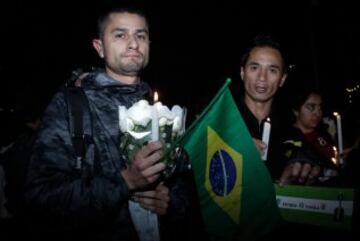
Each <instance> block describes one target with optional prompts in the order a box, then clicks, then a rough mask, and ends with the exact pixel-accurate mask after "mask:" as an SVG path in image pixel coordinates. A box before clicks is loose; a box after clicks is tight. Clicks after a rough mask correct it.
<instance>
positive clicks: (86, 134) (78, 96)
mask: <svg viewBox="0 0 360 241" xmlns="http://www.w3.org/2000/svg"><path fill="white" fill-rule="evenodd" d="M81 76H82V71H81V70H75V71H73V73H72V76H71V78H70V79H69V80H68V82H67V83H66V85H65V88H64V93H65V98H66V101H67V108H68V116H69V125H70V132H71V139H72V143H73V146H74V149H75V154H76V168H77V169H81V168H82V167H83V162H84V160H85V156H86V152H87V147H88V144H89V142H91V140H92V134H93V132H92V118H91V114H90V107H89V102H88V99H87V96H86V94H85V92H84V89H83V88H82V87H81V80H82V79H80V78H81ZM79 83H80V84H79ZM87 121H88V122H90V123H86V122H87Z"/></svg>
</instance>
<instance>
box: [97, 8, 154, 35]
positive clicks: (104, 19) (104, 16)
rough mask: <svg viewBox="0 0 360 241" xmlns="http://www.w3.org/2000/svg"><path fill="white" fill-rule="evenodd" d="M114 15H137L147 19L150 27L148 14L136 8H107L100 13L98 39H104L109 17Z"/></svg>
mask: <svg viewBox="0 0 360 241" xmlns="http://www.w3.org/2000/svg"><path fill="white" fill-rule="evenodd" d="M114 13H131V14H137V15H139V16H141V17H143V18H144V19H145V21H146V25H149V24H148V18H147V16H146V14H145V13H144V11H142V10H141V9H140V8H136V7H116V8H107V9H105V10H103V11H102V12H101V13H100V15H99V17H98V19H97V37H98V38H100V39H102V38H103V37H104V33H105V28H106V25H107V24H108V21H109V17H110V15H111V14H114ZM148 27H149V26H148Z"/></svg>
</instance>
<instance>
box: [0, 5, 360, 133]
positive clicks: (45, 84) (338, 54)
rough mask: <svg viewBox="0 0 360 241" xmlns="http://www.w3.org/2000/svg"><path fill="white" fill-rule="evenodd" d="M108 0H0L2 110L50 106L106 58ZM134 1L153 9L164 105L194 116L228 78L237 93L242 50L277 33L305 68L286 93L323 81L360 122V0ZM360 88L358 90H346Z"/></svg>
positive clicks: (334, 103) (148, 74)
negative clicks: (100, 35) (75, 76)
mask: <svg viewBox="0 0 360 241" xmlns="http://www.w3.org/2000/svg"><path fill="white" fill-rule="evenodd" d="M108 2H110V1H105V0H103V1H98V2H96V1H86V2H75V1H41V2H40V1H25V0H18V1H11V2H10V1H9V2H8V1H2V2H1V3H0V31H1V36H2V37H1V39H0V46H1V55H0V78H1V80H0V81H1V82H0V83H1V85H0V86H1V87H0V108H1V112H2V115H1V116H7V113H8V112H11V110H12V111H13V112H12V115H14V116H16V114H14V113H16V112H19V113H20V112H21V111H24V110H30V111H33V110H34V111H36V110H37V109H39V110H41V109H42V108H43V106H44V105H46V103H47V102H48V101H49V99H50V98H51V96H52V95H53V94H54V93H55V91H56V90H57V89H58V88H59V87H60V85H61V84H62V83H63V82H64V81H65V79H66V78H67V77H68V76H69V75H70V72H71V70H73V69H75V68H77V67H90V66H100V65H101V61H100V60H99V58H98V57H97V55H96V53H95V50H93V49H92V47H91V39H92V37H93V36H94V34H93V33H94V27H95V15H96V13H97V11H98V10H99V9H101V8H102V7H103V6H105V5H108ZM112 2H115V1H112ZM116 2H118V3H119V5H121V3H122V2H123V1H121V0H118V1H116ZM131 2H135V4H137V5H142V6H144V9H145V12H146V13H147V14H148V15H149V18H150V31H151V41H152V42H151V58H150V64H149V66H148V68H147V69H146V71H145V72H144V79H146V80H147V81H148V82H149V83H150V84H151V85H152V86H153V87H154V88H155V89H156V90H158V91H159V93H160V100H161V101H162V102H163V103H165V104H168V105H173V104H180V105H185V106H187V107H188V109H189V111H190V116H189V118H190V120H191V118H192V116H193V115H194V114H195V113H197V112H199V110H201V109H202V108H203V107H204V106H205V105H206V104H207V103H208V102H209V101H210V99H211V97H212V96H213V95H214V94H215V93H216V91H217V90H218V89H219V87H220V86H221V85H222V84H223V83H224V80H225V79H226V78H228V77H230V78H232V79H233V84H232V86H231V88H232V89H233V90H234V93H235V94H236V93H237V92H238V91H239V90H240V89H241V82H240V79H239V76H238V75H239V67H238V64H239V59H240V54H241V51H243V50H244V48H245V47H246V45H247V43H248V42H249V41H250V40H251V38H252V37H253V36H254V35H255V34H256V33H259V32H271V33H273V34H274V35H276V36H278V38H279V40H280V42H281V43H282V45H283V47H284V48H285V50H286V51H287V53H288V57H289V59H290V63H291V64H292V65H293V66H295V67H294V68H293V69H292V70H291V72H290V76H289V78H288V80H287V83H286V85H285V86H284V88H283V90H282V91H281V93H282V95H285V99H284V100H286V97H287V96H288V95H289V96H290V95H292V94H294V93H296V89H297V87H299V86H301V85H307V84H309V85H314V86H316V87H318V88H320V89H321V90H323V91H324V94H325V95H324V97H325V104H326V106H327V108H328V111H329V113H331V112H332V111H340V112H341V113H347V115H348V116H349V118H348V119H351V120H355V123H353V124H355V125H356V126H359V122H358V112H359V111H358V107H359V95H360V94H359V92H360V90H359V80H360V76H359V71H358V69H360V47H359V43H360V37H359V31H360V28H359V25H360V21H359V20H358V16H357V15H358V12H357V9H358V8H357V7H356V6H355V5H356V4H355V1H353V2H352V1H351V2H350V1H320V0H318V1H316V0H312V1H310V0H303V1H283V2H279V1H215V0H213V1H206V2H195V1H172V2H170V1H164V2H165V3H161V2H160V1H131ZM356 86H357V88H358V89H357V91H354V92H351V97H350V95H349V94H350V92H347V91H346V88H348V89H352V90H355V88H356ZM350 101H351V102H350ZM6 118H8V117H6ZM2 121H4V117H2ZM353 122H354V121H353ZM353 124H352V125H353ZM357 128H358V127H357Z"/></svg>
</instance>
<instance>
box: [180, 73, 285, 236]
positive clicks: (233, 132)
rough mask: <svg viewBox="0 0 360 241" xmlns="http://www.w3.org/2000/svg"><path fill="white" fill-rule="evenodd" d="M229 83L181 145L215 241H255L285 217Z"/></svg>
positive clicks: (206, 109)
mask: <svg viewBox="0 0 360 241" xmlns="http://www.w3.org/2000/svg"><path fill="white" fill-rule="evenodd" d="M230 83H231V80H230V79H228V80H227V81H226V82H225V84H224V86H223V87H222V88H221V89H220V90H219V92H218V93H217V94H216V96H215V97H214V98H213V99H212V101H211V102H210V104H209V105H208V106H207V107H206V108H205V109H204V111H203V112H202V113H201V115H200V116H199V118H198V119H197V120H196V121H195V122H194V123H193V124H192V125H191V126H190V128H188V130H187V131H186V133H185V135H184V136H183V138H182V139H181V141H180V144H181V145H182V146H183V147H184V148H185V149H186V151H187V152H188V154H189V157H190V160H191V163H192V168H193V171H194V176H195V181H196V185H197V191H198V197H199V200H200V207H201V211H202V215H203V220H204V223H205V226H206V229H207V232H208V234H209V236H210V237H211V239H212V240H255V239H256V238H258V237H259V236H261V235H264V234H266V233H267V232H269V231H270V230H271V229H272V228H273V226H274V224H276V223H277V221H278V220H279V218H280V212H279V209H278V207H277V203H276V198H275V191H274V187H273V183H272V180H271V177H270V175H269V173H268V171H267V169H266V167H265V165H264V163H263V161H262V160H261V158H260V154H259V152H258V151H257V149H256V147H255V144H254V142H253V140H252V138H251V136H250V134H249V131H248V130H247V128H246V125H245V123H244V121H243V119H242V116H241V114H240V113H239V111H238V108H237V106H236V104H235V102H234V99H233V97H232V95H231V92H230V89H229V84H230Z"/></svg>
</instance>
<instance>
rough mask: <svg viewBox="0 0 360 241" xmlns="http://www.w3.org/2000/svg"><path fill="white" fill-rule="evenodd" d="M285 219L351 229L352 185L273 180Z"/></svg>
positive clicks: (278, 202) (279, 205)
mask: <svg viewBox="0 0 360 241" xmlns="http://www.w3.org/2000/svg"><path fill="white" fill-rule="evenodd" d="M275 191H276V200H277V204H278V207H279V208H280V211H281V215H282V216H283V218H284V219H285V220H286V221H289V222H295V223H304V224H312V225H319V226H324V227H330V228H340V229H347V230H351V225H352V216H353V209H354V189H351V188H331V187H314V186H297V185H287V186H284V187H280V186H279V185H277V184H275Z"/></svg>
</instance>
